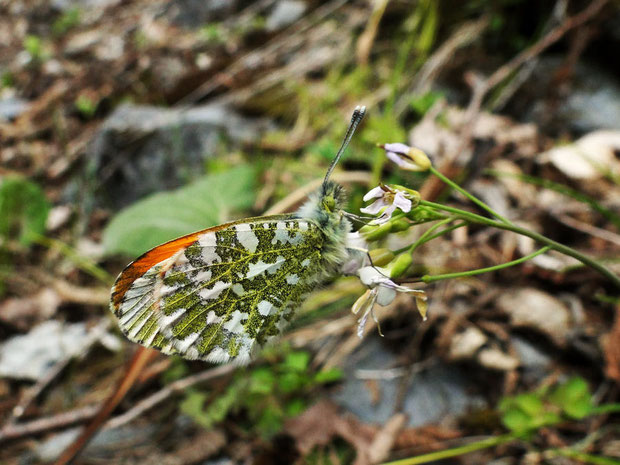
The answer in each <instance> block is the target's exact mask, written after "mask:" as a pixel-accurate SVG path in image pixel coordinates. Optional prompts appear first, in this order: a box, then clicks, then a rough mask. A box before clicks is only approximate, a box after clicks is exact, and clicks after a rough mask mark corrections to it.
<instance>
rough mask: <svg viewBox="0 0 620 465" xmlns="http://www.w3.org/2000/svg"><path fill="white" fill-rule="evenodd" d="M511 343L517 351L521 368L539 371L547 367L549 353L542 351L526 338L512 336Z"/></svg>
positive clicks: (548, 364)
mask: <svg viewBox="0 0 620 465" xmlns="http://www.w3.org/2000/svg"><path fill="white" fill-rule="evenodd" d="M511 343H512V346H513V347H514V348H515V350H516V352H517V356H518V357H519V361H520V362H521V367H522V368H524V369H526V370H541V371H545V370H548V369H549V366H550V365H551V357H549V354H546V353H544V352H543V351H542V350H540V349H539V348H538V347H536V346H535V345H533V344H532V343H530V342H529V341H528V340H526V339H523V338H521V337H518V336H514V337H512V338H511Z"/></svg>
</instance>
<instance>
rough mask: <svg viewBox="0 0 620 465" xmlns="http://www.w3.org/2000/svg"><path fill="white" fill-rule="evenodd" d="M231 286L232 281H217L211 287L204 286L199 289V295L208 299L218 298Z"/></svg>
mask: <svg viewBox="0 0 620 465" xmlns="http://www.w3.org/2000/svg"><path fill="white" fill-rule="evenodd" d="M229 287H230V283H226V282H224V281H217V282H216V283H215V284H214V285H213V287H212V288H211V289H207V288H206V287H203V288H202V289H200V291H198V295H199V296H200V297H201V298H203V299H205V300H207V299H210V300H213V299H217V298H218V297H219V296H220V294H221V293H222V291H223V290H224V289H228V288H229Z"/></svg>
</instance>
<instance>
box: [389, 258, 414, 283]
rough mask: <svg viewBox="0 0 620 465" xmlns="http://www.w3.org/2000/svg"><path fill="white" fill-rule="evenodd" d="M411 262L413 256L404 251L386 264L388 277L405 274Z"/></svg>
mask: <svg viewBox="0 0 620 465" xmlns="http://www.w3.org/2000/svg"><path fill="white" fill-rule="evenodd" d="M412 262H413V258H411V254H410V253H409V252H405V253H402V254H400V255H399V256H397V257H396V258H395V259H394V260H392V261H391V262H390V264H389V265H388V266H387V269H388V270H389V272H390V278H398V277H400V276H402V275H403V274H405V273H406V272H407V270H408V269H409V267H410V266H411V263H412Z"/></svg>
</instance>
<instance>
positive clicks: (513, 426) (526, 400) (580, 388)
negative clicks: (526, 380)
mask: <svg viewBox="0 0 620 465" xmlns="http://www.w3.org/2000/svg"><path fill="white" fill-rule="evenodd" d="M592 409H593V403H592V396H591V394H590V390H589V389H588V385H587V383H586V382H585V380H584V379H583V378H578V377H575V378H571V379H569V380H568V381H566V382H564V383H562V384H559V385H557V386H555V387H554V388H553V389H545V390H541V391H538V392H535V393H527V394H519V395H517V396H514V397H506V398H505V399H503V400H502V401H501V402H500V404H499V410H500V411H501V412H502V422H503V423H504V426H506V428H508V429H509V430H511V431H512V432H514V433H517V434H522V433H529V432H533V431H535V430H537V429H539V428H541V427H543V426H548V425H553V424H556V423H559V422H560V421H562V420H563V419H567V418H570V419H577V420H579V419H582V418H584V417H586V416H588V415H590V414H591V413H592Z"/></svg>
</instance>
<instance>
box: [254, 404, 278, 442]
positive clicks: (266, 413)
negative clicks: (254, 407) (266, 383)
mask: <svg viewBox="0 0 620 465" xmlns="http://www.w3.org/2000/svg"><path fill="white" fill-rule="evenodd" d="M282 419H283V412H282V411H281V410H280V409H279V408H277V407H276V406H269V407H267V408H265V410H263V411H262V413H261V415H260V418H259V419H258V423H257V424H256V427H257V428H258V430H259V431H260V432H261V433H262V435H263V436H265V437H270V436H273V435H274V434H277V433H278V432H280V430H281V429H282Z"/></svg>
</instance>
